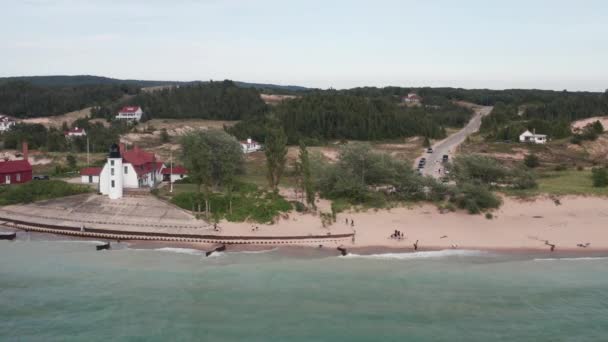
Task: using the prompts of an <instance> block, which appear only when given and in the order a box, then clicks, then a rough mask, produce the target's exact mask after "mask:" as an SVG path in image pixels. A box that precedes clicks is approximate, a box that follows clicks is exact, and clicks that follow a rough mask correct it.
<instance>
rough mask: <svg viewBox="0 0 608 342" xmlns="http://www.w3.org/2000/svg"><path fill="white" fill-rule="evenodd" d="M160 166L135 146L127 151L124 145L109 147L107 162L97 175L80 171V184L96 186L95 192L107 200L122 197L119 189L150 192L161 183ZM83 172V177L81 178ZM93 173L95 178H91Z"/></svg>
mask: <svg viewBox="0 0 608 342" xmlns="http://www.w3.org/2000/svg"><path fill="white" fill-rule="evenodd" d="M164 167H165V165H164V163H163V162H161V161H159V160H157V159H156V156H155V155H154V153H150V152H146V151H144V150H142V149H140V148H139V147H137V146H135V147H133V148H132V149H130V150H129V149H127V148H126V146H125V145H124V144H121V145H120V147H118V146H116V147H113V148H112V149H111V151H110V155H109V156H108V161H107V162H106V164H105V165H104V167H103V168H101V170H99V173H97V170H96V169H95V168H88V169H83V170H82V171H81V181H82V182H83V183H91V182H93V183H95V182H99V192H101V193H102V194H108V195H110V198H120V197H122V190H121V191H116V188H117V187H120V189H123V188H131V189H133V188H145V187H149V188H152V187H154V186H156V185H157V184H158V183H159V182H160V181H161V180H162V170H163V168H164ZM83 172H84V175H83ZM95 173H97V175H98V176H99V177H98V178H97V179H96V178H95Z"/></svg>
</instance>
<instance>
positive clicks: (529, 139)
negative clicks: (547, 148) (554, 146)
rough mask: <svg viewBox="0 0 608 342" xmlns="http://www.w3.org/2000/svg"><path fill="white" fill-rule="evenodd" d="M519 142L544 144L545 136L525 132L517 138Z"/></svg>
mask: <svg viewBox="0 0 608 342" xmlns="http://www.w3.org/2000/svg"><path fill="white" fill-rule="evenodd" d="M519 142H522V143H533V144H544V143H546V142H547V135H545V134H536V131H534V133H532V132H530V131H528V130H526V131H525V132H523V133H522V134H521V135H520V136H519Z"/></svg>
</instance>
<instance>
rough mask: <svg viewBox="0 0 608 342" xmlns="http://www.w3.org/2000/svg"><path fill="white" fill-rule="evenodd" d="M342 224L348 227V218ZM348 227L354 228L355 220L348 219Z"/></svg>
mask: <svg viewBox="0 0 608 342" xmlns="http://www.w3.org/2000/svg"><path fill="white" fill-rule="evenodd" d="M344 224H346V225H347V226H348V218H345V219H344ZM350 226H351V227H354V226H355V220H353V219H350Z"/></svg>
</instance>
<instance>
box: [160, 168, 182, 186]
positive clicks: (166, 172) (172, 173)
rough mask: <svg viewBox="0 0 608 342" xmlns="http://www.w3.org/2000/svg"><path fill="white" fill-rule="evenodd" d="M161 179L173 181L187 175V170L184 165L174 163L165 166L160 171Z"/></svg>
mask: <svg viewBox="0 0 608 342" xmlns="http://www.w3.org/2000/svg"><path fill="white" fill-rule="evenodd" d="M162 173H163V181H165V182H171V183H174V182H176V181H178V180H180V179H184V178H186V177H187V176H188V170H186V168H185V167H183V166H179V165H174V166H173V167H165V168H164V169H163V171H162Z"/></svg>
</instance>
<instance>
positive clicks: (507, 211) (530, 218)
mask: <svg viewBox="0 0 608 342" xmlns="http://www.w3.org/2000/svg"><path fill="white" fill-rule="evenodd" d="M503 201H504V204H503V205H502V206H501V208H500V209H499V210H497V211H495V212H494V216H493V218H492V219H487V218H486V217H485V216H483V215H469V214H468V213H466V212H449V213H443V214H442V213H440V212H439V210H438V209H437V208H436V207H435V206H434V205H431V204H424V205H413V206H412V207H410V208H406V207H401V208H394V209H390V210H377V211H376V210H367V211H360V212H356V211H349V212H344V213H340V214H338V215H337V218H336V223H334V224H333V225H332V226H330V227H327V228H323V227H322V225H321V222H320V219H319V218H318V217H315V216H312V215H302V214H297V215H293V214H292V215H291V216H290V218H288V219H281V220H280V221H279V222H278V223H277V224H275V225H255V226H258V227H259V231H254V232H252V228H251V227H252V225H251V224H248V223H230V222H222V224H221V225H222V228H223V233H224V234H230V235H251V234H262V233H261V232H263V233H264V234H265V235H268V234H293V235H301V234H307V233H311V232H313V231H314V232H318V231H320V230H325V231H330V232H332V233H334V234H337V233H345V232H349V231H353V230H354V231H355V232H356V238H355V242H354V243H349V244H348V246H349V247H354V248H357V249H359V248H370V247H383V248H390V249H393V248H396V249H412V250H413V244H414V242H416V241H418V246H419V249H424V250H428V249H446V248H458V249H481V250H522V251H523V250H533V251H541V250H547V251H548V250H549V249H550V246H548V245H547V244H546V243H545V241H548V242H549V243H550V244H555V245H556V247H555V250H556V251H557V250H562V251H565V250H570V251H574V250H578V251H598V250H608V229H607V228H608V199H606V198H598V197H574V196H572V197H563V198H561V199H560V203H561V204H559V205H557V204H556V203H555V202H554V201H553V199H550V198H546V197H543V198H537V199H535V200H518V199H513V198H508V197H507V198H503ZM346 220H348V222H349V224H346V223H345V222H346ZM351 220H352V221H354V226H352V227H351V225H350V222H351ZM395 230H399V231H401V232H402V233H403V234H404V235H405V238H403V239H391V238H390V235H391V234H393V232H394V231H395ZM587 243H589V245H588V246H587V247H586V248H582V247H578V246H577V245H578V244H583V245H584V244H587Z"/></svg>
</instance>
